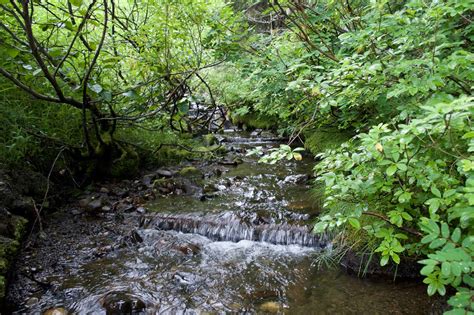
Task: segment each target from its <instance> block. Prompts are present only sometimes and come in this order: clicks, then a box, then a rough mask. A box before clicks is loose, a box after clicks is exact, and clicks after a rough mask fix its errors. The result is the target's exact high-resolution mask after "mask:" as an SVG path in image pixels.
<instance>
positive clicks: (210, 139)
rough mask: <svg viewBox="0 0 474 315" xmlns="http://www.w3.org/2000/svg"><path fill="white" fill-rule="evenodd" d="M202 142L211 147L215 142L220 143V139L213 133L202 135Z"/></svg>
mask: <svg viewBox="0 0 474 315" xmlns="http://www.w3.org/2000/svg"><path fill="white" fill-rule="evenodd" d="M202 142H203V143H204V145H205V146H207V147H210V146H212V145H214V144H218V142H219V140H217V138H216V136H215V135H214V134H212V133H209V134H207V135H204V136H202Z"/></svg>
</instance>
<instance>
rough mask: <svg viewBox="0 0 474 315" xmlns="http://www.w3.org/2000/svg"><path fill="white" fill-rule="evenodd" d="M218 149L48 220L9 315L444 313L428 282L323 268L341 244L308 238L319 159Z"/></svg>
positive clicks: (22, 270) (102, 186)
mask: <svg viewBox="0 0 474 315" xmlns="http://www.w3.org/2000/svg"><path fill="white" fill-rule="evenodd" d="M218 139H219V141H220V143H221V144H222V145H225V147H226V149H227V153H226V155H225V156H224V157H220V158H217V159H216V160H214V161H207V162H202V161H195V162H186V163H183V164H180V165H178V166H173V167H167V168H160V169H157V170H150V171H148V172H146V173H144V174H143V175H142V176H141V177H140V178H138V179H136V180H122V181H115V182H101V183H98V184H96V185H92V186H90V187H89V188H88V189H87V190H86V191H85V192H83V193H81V194H78V195H77V196H71V197H70V200H69V201H67V202H66V203H65V204H64V205H63V206H62V207H59V208H58V209H57V211H56V212H54V213H52V214H49V215H48V216H46V217H45V218H44V219H43V221H42V227H43V230H42V231H41V232H37V233H34V234H32V235H31V236H30V237H29V238H28V239H27V240H26V241H25V242H24V245H23V249H22V250H21V253H20V255H19V259H18V261H17V263H16V267H15V271H16V272H15V276H14V277H13V278H12V281H11V285H10V287H9V290H8V292H9V293H8V302H9V308H8V309H5V311H4V313H5V314H6V313H11V312H13V313H15V314H23V313H26V314H42V313H44V314H48V315H52V314H56V315H59V314H68V313H71V314H72V313H74V314H209V313H212V314H214V313H288V314H426V313H430V312H432V313H433V312H435V311H434V309H433V305H432V304H433V301H432V300H430V299H428V298H427V297H426V294H425V287H424V286H423V285H421V284H419V282H415V281H413V280H406V281H402V280H399V281H396V282H395V283H391V282H390V281H387V279H374V278H369V279H362V278H358V277H357V276H354V275H350V274H349V273H347V272H346V270H344V269H343V268H325V267H320V266H318V265H317V264H315V261H316V258H317V257H318V256H320V255H330V253H331V250H332V244H331V241H330V239H329V238H328V237H325V236H316V235H314V234H312V233H311V231H310V229H311V222H312V220H313V219H314V217H315V216H316V215H317V214H318V211H319V204H318V203H317V202H314V201H313V199H312V198H311V196H310V187H311V185H310V184H311V179H310V178H309V176H308V175H307V174H311V167H312V165H313V163H314V161H313V160H312V159H311V158H310V157H305V158H304V159H303V161H282V162H279V163H277V164H274V165H263V164H258V163H257V158H255V157H247V156H245V151H246V150H247V149H249V148H254V147H255V146H262V147H264V149H269V148H271V147H274V146H276V145H278V144H279V139H277V138H275V136H273V135H271V134H268V135H265V134H256V133H254V134H245V133H242V132H228V133H224V134H222V135H219V136H218ZM2 314H3V312H2Z"/></svg>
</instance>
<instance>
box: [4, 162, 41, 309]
mask: <svg viewBox="0 0 474 315" xmlns="http://www.w3.org/2000/svg"><path fill="white" fill-rule="evenodd" d="M45 192H46V178H45V177H43V176H42V175H41V174H39V173H36V172H33V171H26V170H23V171H21V170H12V171H6V170H0V307H1V306H2V305H4V297H5V293H6V289H7V287H8V283H9V282H10V280H11V275H12V272H11V271H12V266H13V265H14V263H15V259H16V257H17V254H18V251H19V249H20V244H21V242H22V240H23V238H24V236H25V233H26V232H27V230H28V222H33V221H34V219H35V218H36V215H37V211H38V200H42V198H43V197H44V194H45Z"/></svg>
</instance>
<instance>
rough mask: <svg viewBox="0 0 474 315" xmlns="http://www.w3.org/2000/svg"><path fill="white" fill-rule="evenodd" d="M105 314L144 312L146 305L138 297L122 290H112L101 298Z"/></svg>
mask: <svg viewBox="0 0 474 315" xmlns="http://www.w3.org/2000/svg"><path fill="white" fill-rule="evenodd" d="M102 305H103V307H104V308H105V312H106V314H107V315H122V314H130V315H138V314H142V313H143V312H145V309H146V305H145V303H144V302H143V301H142V300H140V299H139V298H137V297H135V296H133V295H131V294H129V293H124V292H112V293H109V294H107V295H106V296H105V297H104V298H103V303H102Z"/></svg>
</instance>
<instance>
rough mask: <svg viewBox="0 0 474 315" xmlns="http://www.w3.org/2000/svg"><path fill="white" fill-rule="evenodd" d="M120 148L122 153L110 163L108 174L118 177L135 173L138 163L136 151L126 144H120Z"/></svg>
mask: <svg viewBox="0 0 474 315" xmlns="http://www.w3.org/2000/svg"><path fill="white" fill-rule="evenodd" d="M120 149H121V150H122V155H121V156H120V158H118V159H117V160H115V161H114V162H113V163H112V166H111V167H110V175H111V176H113V177H118V178H121V177H130V176H134V175H136V173H137V172H138V167H139V164H140V158H139V156H138V154H137V152H135V150H133V149H132V148H130V147H128V146H120Z"/></svg>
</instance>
